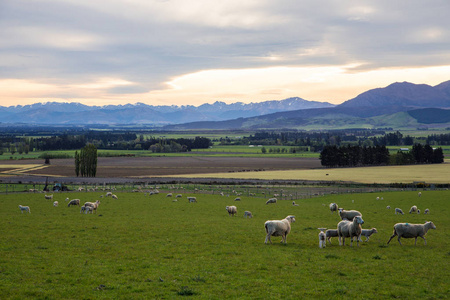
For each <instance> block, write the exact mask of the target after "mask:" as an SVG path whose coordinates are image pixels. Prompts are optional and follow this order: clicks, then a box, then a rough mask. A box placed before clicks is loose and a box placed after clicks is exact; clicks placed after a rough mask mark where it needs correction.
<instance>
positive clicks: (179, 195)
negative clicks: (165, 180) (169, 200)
mask: <svg viewBox="0 0 450 300" xmlns="http://www.w3.org/2000/svg"><path fill="white" fill-rule="evenodd" d="M181 197H183V195H181V194H178V195H176V196H175V198H181Z"/></svg>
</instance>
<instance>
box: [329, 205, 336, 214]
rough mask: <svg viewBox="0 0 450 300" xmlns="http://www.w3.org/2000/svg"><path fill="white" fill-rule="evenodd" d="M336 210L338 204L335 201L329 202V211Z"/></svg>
mask: <svg viewBox="0 0 450 300" xmlns="http://www.w3.org/2000/svg"><path fill="white" fill-rule="evenodd" d="M337 210H338V205H337V204H336V203H330V211H331V213H333V212H335V211H337Z"/></svg>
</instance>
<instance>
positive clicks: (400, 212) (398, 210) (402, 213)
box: [395, 207, 405, 215]
mask: <svg viewBox="0 0 450 300" xmlns="http://www.w3.org/2000/svg"><path fill="white" fill-rule="evenodd" d="M397 213H399V214H401V215H404V214H405V213H404V212H403V210H401V209H400V208H398V207H396V208H395V214H397Z"/></svg>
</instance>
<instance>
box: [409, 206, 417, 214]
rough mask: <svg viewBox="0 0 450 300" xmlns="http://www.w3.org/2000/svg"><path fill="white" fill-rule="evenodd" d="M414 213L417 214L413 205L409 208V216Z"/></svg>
mask: <svg viewBox="0 0 450 300" xmlns="http://www.w3.org/2000/svg"><path fill="white" fill-rule="evenodd" d="M414 212H417V206H415V205H413V206H411V208H410V209H409V213H410V214H411V213H414Z"/></svg>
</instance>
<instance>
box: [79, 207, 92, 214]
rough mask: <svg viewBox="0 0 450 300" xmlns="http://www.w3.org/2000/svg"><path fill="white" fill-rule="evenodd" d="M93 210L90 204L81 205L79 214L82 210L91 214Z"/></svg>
mask: <svg viewBox="0 0 450 300" xmlns="http://www.w3.org/2000/svg"><path fill="white" fill-rule="evenodd" d="M93 210H94V208H93V207H92V206H89V205H84V206H82V207H81V210H80V214H81V213H82V212H84V213H85V214H88V213H89V212H90V213H91V214H92V211H93Z"/></svg>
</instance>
